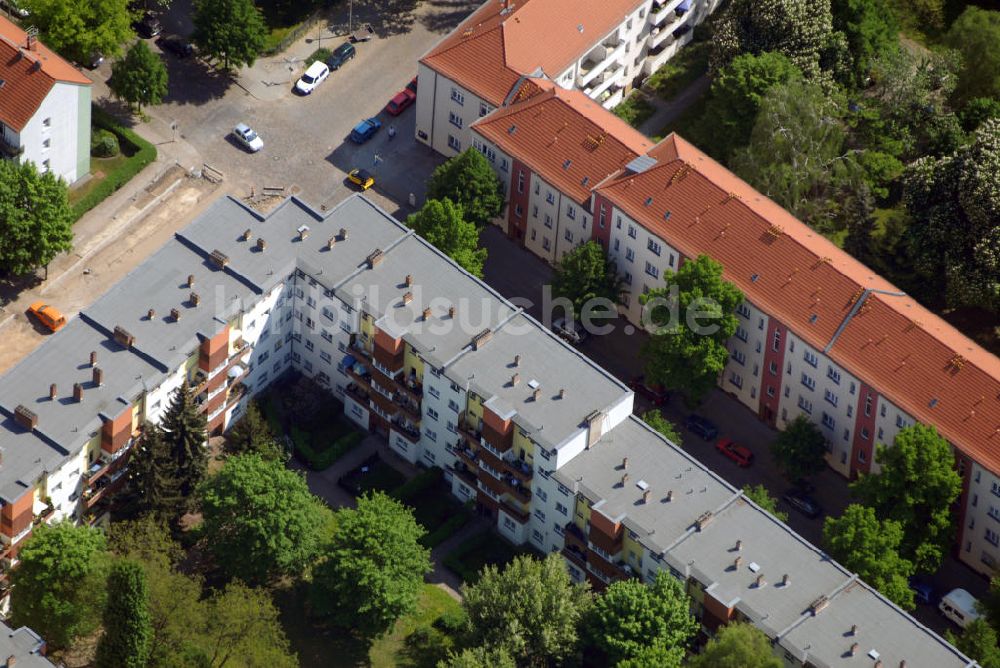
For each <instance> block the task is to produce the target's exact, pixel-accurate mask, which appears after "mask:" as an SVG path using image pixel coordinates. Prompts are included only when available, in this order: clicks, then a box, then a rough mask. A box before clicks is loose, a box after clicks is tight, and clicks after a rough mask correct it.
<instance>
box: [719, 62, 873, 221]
mask: <svg viewBox="0 0 1000 668" xmlns="http://www.w3.org/2000/svg"><path fill="white" fill-rule="evenodd" d="M842 117H843V107H842V105H841V104H840V100H839V98H838V96H835V95H830V94H828V93H826V92H824V90H823V89H822V88H821V87H819V86H818V85H816V84H812V83H803V82H799V81H792V82H790V83H788V84H784V85H776V86H773V87H772V88H771V90H770V91H769V92H768V93H767V94H766V95H765V96H764V100H763V101H762V103H761V107H760V112H759V113H758V114H757V120H756V121H755V122H754V127H753V132H751V134H750V143H749V144H748V145H747V146H746V147H744V148H742V149H739V150H737V151H736V152H735V153H734V154H733V158H732V160H731V167H732V169H733V171H735V172H736V173H737V174H739V175H740V176H741V177H743V178H744V179H746V180H747V181H748V182H749V183H750V184H751V185H753V186H754V187H755V188H757V189H758V190H760V191H761V192H762V193H764V194H765V195H767V196H768V197H771V198H772V199H774V200H775V201H776V202H778V204H780V205H781V206H783V207H784V208H785V209H787V210H788V211H789V212H791V213H792V214H793V215H795V216H796V217H798V218H799V219H800V220H802V221H803V222H805V223H807V224H808V225H810V226H811V227H813V228H815V229H817V230H819V231H820V232H825V233H830V232H835V231H839V230H843V229H845V228H846V226H847V224H848V221H849V220H851V219H852V217H853V216H854V214H855V208H854V207H853V206H852V205H853V203H854V200H856V199H858V198H868V197H870V192H869V191H868V189H867V188H866V187H865V182H864V178H863V177H864V172H863V170H862V169H861V167H860V166H859V165H858V162H857V160H856V157H855V151H853V150H852V149H850V148H849V147H848V146H847V145H846V139H847V131H846V126H845V125H844V123H843V121H842Z"/></svg>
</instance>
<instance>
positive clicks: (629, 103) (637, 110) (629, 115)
mask: <svg viewBox="0 0 1000 668" xmlns="http://www.w3.org/2000/svg"><path fill="white" fill-rule="evenodd" d="M654 111H656V107H654V106H653V104H652V103H651V102H650V101H649V100H647V99H646V96H645V94H644V93H643V92H642V91H640V90H634V91H632V94H631V95H629V96H628V97H627V98H626V99H625V101H623V102H622V103H621V104H619V105H618V106H617V107H615V108H614V109H612V112H613V113H614V115H615V116H617V117H618V118H620V119H622V120H623V121H625V122H626V123H628V124H629V125H631V126H632V127H633V128H637V127H639V126H640V125H642V124H643V123H644V122H645V121H646V119H648V118H649V117H650V116H652V115H653V112H654Z"/></svg>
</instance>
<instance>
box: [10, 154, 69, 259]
mask: <svg viewBox="0 0 1000 668" xmlns="http://www.w3.org/2000/svg"><path fill="white" fill-rule="evenodd" d="M72 248H73V213H72V210H71V209H70V206H69V191H68V189H67V187H66V183H65V182H64V181H63V180H61V179H60V178H59V177H57V176H56V175H55V174H53V173H52V172H44V173H39V172H38V169H37V168H36V167H35V164H34V163H32V162H25V163H24V164H20V165H19V164H17V163H16V162H15V161H13V160H0V272H10V273H12V274H25V273H28V272H30V271H34V270H35V269H36V268H38V267H41V266H44V265H47V264H48V263H49V262H51V261H52V260H53V259H55V257H56V255H58V254H59V253H63V252H66V251H69V250H71V249H72Z"/></svg>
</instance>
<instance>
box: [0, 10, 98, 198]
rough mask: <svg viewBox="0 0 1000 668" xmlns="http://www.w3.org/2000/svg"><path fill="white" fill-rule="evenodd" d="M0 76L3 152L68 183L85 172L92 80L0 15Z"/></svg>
mask: <svg viewBox="0 0 1000 668" xmlns="http://www.w3.org/2000/svg"><path fill="white" fill-rule="evenodd" d="M0 81H3V84H2V89H0V157H4V158H7V159H9V160H16V161H17V162H19V163H22V164H23V163H25V162H29V161H30V162H33V163H34V164H35V166H36V167H37V168H38V170H39V171H40V172H52V173H53V174H55V175H56V176H59V177H61V178H63V179H64V180H65V181H66V182H68V183H73V182H75V181H77V180H78V179H80V178H82V177H84V176H86V175H87V174H88V173H89V172H90V86H91V81H90V79H88V78H87V77H86V76H84V74H83V73H82V72H80V71H79V70H77V69H76V68H75V67H73V66H72V65H70V64H69V63H68V62H66V61H65V60H63V59H62V58H60V57H59V56H58V55H56V54H55V53H53V52H52V51H50V50H49V49H48V48H47V47H46V46H45V45H44V44H42V43H41V42H39V41H37V40H36V39H34V38H33V37H30V36H29V35H27V34H26V33H25V32H24V31H23V30H21V28H19V27H18V26H17V25H15V24H14V23H12V22H11V21H9V20H8V19H6V18H4V17H2V16H0Z"/></svg>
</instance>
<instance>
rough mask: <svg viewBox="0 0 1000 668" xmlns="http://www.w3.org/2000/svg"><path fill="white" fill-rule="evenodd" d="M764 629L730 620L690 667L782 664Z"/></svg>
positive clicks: (775, 667)
mask: <svg viewBox="0 0 1000 668" xmlns="http://www.w3.org/2000/svg"><path fill="white" fill-rule="evenodd" d="M782 665H783V664H782V663H781V659H779V658H778V657H776V656H775V655H774V651H773V650H772V649H771V643H770V641H769V640H768V639H767V636H765V635H764V633H763V631H761V630H760V629H758V628H757V627H755V626H753V625H752V624H747V623H736V624H727V625H726V626H723V627H722V628H721V629H719V632H718V634H716V636H715V638H713V639H712V640H709V641H708V644H707V645H706V646H705V649H704V650H702V652H701V654H698V655H696V656H693V657H691V661H690V662H689V663H688V666H689V667H690V668H781V666H782Z"/></svg>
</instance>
